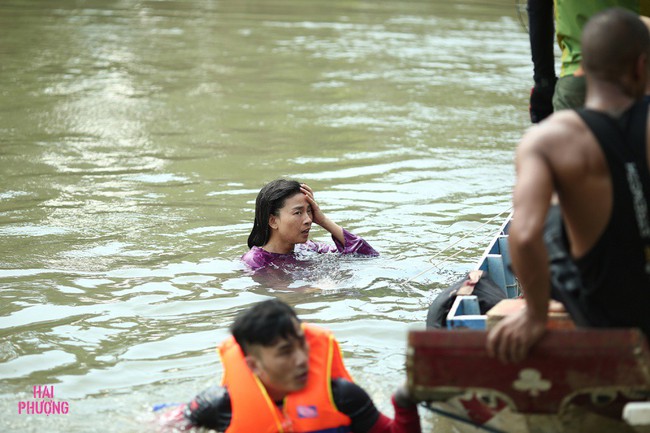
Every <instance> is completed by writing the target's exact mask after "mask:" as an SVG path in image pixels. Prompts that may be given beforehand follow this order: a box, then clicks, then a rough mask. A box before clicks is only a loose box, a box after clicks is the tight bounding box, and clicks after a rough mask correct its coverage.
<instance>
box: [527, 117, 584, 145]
mask: <svg viewBox="0 0 650 433" xmlns="http://www.w3.org/2000/svg"><path fill="white" fill-rule="evenodd" d="M590 137H591V135H590V133H589V130H588V129H587V127H586V125H585V123H584V122H583V121H582V119H581V118H580V116H579V115H578V113H577V112H575V111H574V110H561V111H558V112H555V113H553V114H552V115H551V116H549V117H547V118H546V119H545V120H544V121H542V122H540V123H539V124H537V125H534V126H532V127H530V128H529V129H528V130H527V131H526V133H525V134H524V136H523V138H522V140H521V142H520V143H519V148H520V149H522V150H527V151H531V150H532V151H537V152H543V153H546V152H553V151H554V150H555V149H557V148H562V149H563V150H566V149H567V147H572V149H573V150H578V149H577V148H576V147H575V146H567V145H568V144H570V143H574V144H575V143H579V142H584V141H586V140H589V138H590Z"/></svg>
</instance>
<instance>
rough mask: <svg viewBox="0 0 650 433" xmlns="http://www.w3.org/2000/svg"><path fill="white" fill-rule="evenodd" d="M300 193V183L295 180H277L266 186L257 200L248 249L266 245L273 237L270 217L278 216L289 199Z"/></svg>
mask: <svg viewBox="0 0 650 433" xmlns="http://www.w3.org/2000/svg"><path fill="white" fill-rule="evenodd" d="M299 192H300V183H299V182H296V181H295V180H286V179H276V180H274V181H272V182H269V183H267V184H266V185H264V188H262V189H261V190H260V192H259V194H257V199H256V200H255V221H253V229H252V230H251V234H250V235H249V236H248V248H253V247H254V246H256V247H261V246H263V245H266V243H267V242H268V241H269V238H270V237H271V229H270V228H269V217H270V216H271V215H275V216H278V215H279V214H280V209H282V208H283V207H284V202H285V200H286V199H287V198H289V197H291V196H293V195H295V194H298V193H299Z"/></svg>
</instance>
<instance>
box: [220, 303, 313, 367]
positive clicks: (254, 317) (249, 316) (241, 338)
mask: <svg viewBox="0 0 650 433" xmlns="http://www.w3.org/2000/svg"><path fill="white" fill-rule="evenodd" d="M296 323H300V319H298V316H296V312H295V311H293V308H291V307H290V306H288V305H287V304H285V303H284V302H282V301H280V300H279V299H270V300H268V301H263V302H260V303H258V304H255V305H254V306H253V307H251V308H249V309H247V310H245V311H244V312H242V313H240V314H239V316H237V318H236V319H235V321H234V323H233V324H232V326H231V327H230V332H231V333H232V335H233V337H235V340H236V341H237V343H238V344H239V346H240V347H241V348H242V351H243V352H244V355H247V354H248V351H249V348H250V346H251V345H254V344H259V345H262V346H267V347H268V346H272V345H273V344H275V342H276V341H278V339H280V338H286V339H291V338H299V336H298V334H297V333H296Z"/></svg>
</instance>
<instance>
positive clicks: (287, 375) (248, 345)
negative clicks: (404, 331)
mask: <svg viewBox="0 0 650 433" xmlns="http://www.w3.org/2000/svg"><path fill="white" fill-rule="evenodd" d="M231 332H232V337H230V338H229V339H227V340H226V341H225V342H224V343H223V344H222V345H221V346H220V347H219V354H220V356H221V360H222V363H223V366H224V374H223V379H222V386H213V387H211V388H208V389H206V390H204V391H203V392H202V393H200V394H199V395H197V396H196V397H195V398H194V400H192V401H191V402H190V404H188V405H187V406H186V407H185V408H184V417H185V419H186V420H187V421H189V422H190V423H191V424H192V425H196V426H203V427H208V428H212V429H215V430H217V431H225V432H227V433H257V432H260V433H265V432H268V433H271V432H272V433H276V432H314V433H315V432H318V433H345V432H353V433H420V432H421V429H420V418H419V416H418V412H417V406H416V404H415V402H413V401H411V400H410V399H409V398H408V396H407V393H406V391H405V389H404V388H399V389H398V390H397V391H396V392H395V394H393V399H392V401H393V406H394V408H395V419H394V420H392V419H390V418H388V417H386V416H385V415H383V414H382V413H380V412H379V411H378V410H377V408H376V407H375V405H374V404H373V402H372V400H371V399H370V397H369V396H368V394H367V393H366V392H365V391H364V390H363V389H362V388H361V387H359V386H358V385H356V384H355V383H354V382H352V379H351V378H350V375H349V374H348V372H347V370H346V369H345V366H344V365H343V360H342V358H341V353H340V349H339V346H338V343H337V341H336V340H335V339H334V337H333V335H332V334H331V333H330V332H329V331H326V330H324V329H322V328H318V327H316V326H313V325H308V324H301V322H300V319H298V317H297V316H296V313H295V312H294V311H293V309H292V308H291V307H289V306H288V305H287V304H285V303H283V302H281V301H279V300H276V299H273V300H268V301H264V302H261V303H259V304H256V305H254V306H253V307H252V308H250V309H248V310H246V311H244V312H243V313H242V314H240V315H239V316H238V317H237V319H236V320H235V322H234V323H233V325H232V327H231Z"/></svg>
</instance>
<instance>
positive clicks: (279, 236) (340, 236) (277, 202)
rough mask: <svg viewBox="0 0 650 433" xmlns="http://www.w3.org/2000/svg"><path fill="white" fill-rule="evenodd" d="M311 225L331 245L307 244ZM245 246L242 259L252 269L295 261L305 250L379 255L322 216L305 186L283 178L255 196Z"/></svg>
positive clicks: (311, 242) (266, 186) (312, 193)
mask: <svg viewBox="0 0 650 433" xmlns="http://www.w3.org/2000/svg"><path fill="white" fill-rule="evenodd" d="M312 223H316V224H318V225H319V226H321V227H322V228H324V229H325V230H327V231H328V232H330V233H331V235H332V239H333V240H334V244H335V245H329V244H323V243H316V242H313V241H310V240H309V231H310V229H311V225H312ZM248 247H249V248H250V251H248V252H247V253H246V254H244V255H243V256H242V260H243V261H244V262H245V263H246V264H247V265H248V266H249V267H250V268H251V269H253V270H257V269H261V268H263V267H265V266H267V265H269V264H271V263H275V264H278V263H281V262H286V261H288V260H295V257H296V255H298V254H300V253H302V252H308V251H312V252H315V253H329V252H339V253H341V254H354V253H356V254H361V255H365V256H378V255H379V253H377V251H375V250H374V249H373V248H372V247H371V246H370V245H369V244H368V243H367V242H366V241H365V240H363V239H362V238H360V237H358V236H355V235H353V234H352V233H350V232H348V231H347V230H345V229H343V228H342V227H341V226H339V225H338V224H336V223H334V222H332V220H330V219H329V218H328V217H326V216H325V214H324V213H323V211H321V209H320V207H319V206H318V203H316V200H315V199H314V192H313V191H312V189H311V188H310V187H309V186H307V185H306V184H304V183H303V184H300V183H298V182H296V181H293V180H285V179H277V180H274V181H272V182H270V183H268V184H266V185H265V186H264V188H262V189H261V190H260V192H259V194H258V195H257V199H256V200H255V221H254V222H253V230H251V234H250V236H249V237H248Z"/></svg>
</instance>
